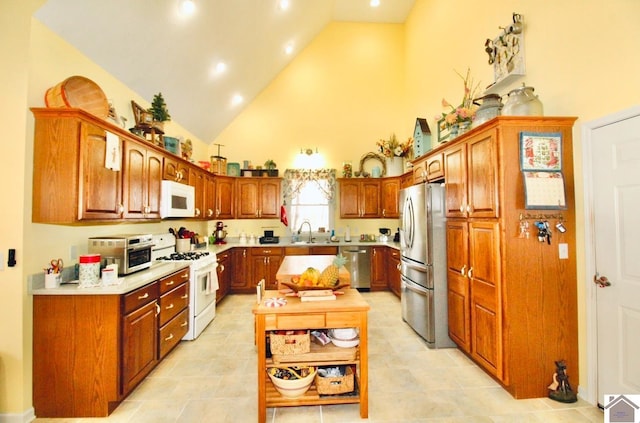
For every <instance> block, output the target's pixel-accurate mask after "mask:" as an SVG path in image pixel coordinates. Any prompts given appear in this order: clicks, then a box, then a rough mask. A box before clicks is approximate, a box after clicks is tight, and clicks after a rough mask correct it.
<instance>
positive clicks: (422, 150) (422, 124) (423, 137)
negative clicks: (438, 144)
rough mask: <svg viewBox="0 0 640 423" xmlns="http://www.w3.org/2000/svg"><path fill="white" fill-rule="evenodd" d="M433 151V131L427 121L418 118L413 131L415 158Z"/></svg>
mask: <svg viewBox="0 0 640 423" xmlns="http://www.w3.org/2000/svg"><path fill="white" fill-rule="evenodd" d="M429 150H431V130H430V129H429V124H428V123H427V120H426V119H423V118H417V119H416V126H415V128H414V130H413V153H414V158H418V157H420V156H422V155H424V154H427V152H429Z"/></svg>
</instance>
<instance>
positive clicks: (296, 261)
mask: <svg viewBox="0 0 640 423" xmlns="http://www.w3.org/2000/svg"><path fill="white" fill-rule="evenodd" d="M335 257H336V256H331V255H311V256H285V258H284V260H282V264H280V268H279V269H278V272H277V273H276V280H277V281H278V282H279V283H280V282H291V278H292V277H293V276H300V274H301V273H302V272H304V271H305V270H306V269H307V268H308V267H313V268H314V269H318V270H319V271H321V272H322V271H323V270H324V269H325V268H326V267H327V266H329V265H330V264H331V263H333V259H335ZM338 279H339V285H346V284H351V275H350V273H349V271H348V270H347V269H346V268H345V267H344V266H341V267H340V269H338Z"/></svg>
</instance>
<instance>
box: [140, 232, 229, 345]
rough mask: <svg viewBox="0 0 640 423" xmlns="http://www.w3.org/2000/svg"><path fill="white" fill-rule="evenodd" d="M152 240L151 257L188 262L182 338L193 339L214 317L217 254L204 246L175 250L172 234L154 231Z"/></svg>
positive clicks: (216, 287) (156, 259)
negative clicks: (185, 322) (185, 328)
mask: <svg viewBox="0 0 640 423" xmlns="http://www.w3.org/2000/svg"><path fill="white" fill-rule="evenodd" d="M153 243H154V247H153V248H152V250H151V259H152V260H154V261H166V260H171V261H178V260H179V261H188V262H189V263H190V266H189V268H190V273H191V277H190V279H189V331H188V332H187V334H186V335H185V336H184V337H183V338H182V339H184V340H189V341H190V340H193V339H196V338H197V337H198V336H199V335H200V334H201V333H202V331H203V330H204V329H205V328H206V327H207V325H208V324H209V323H211V321H212V320H213V319H214V318H215V317H216V291H217V290H218V288H219V285H218V274H217V272H216V268H217V267H218V263H217V258H216V254H215V253H214V252H211V251H205V250H193V251H188V252H183V253H177V252H176V238H175V237H174V236H173V235H172V234H157V235H153Z"/></svg>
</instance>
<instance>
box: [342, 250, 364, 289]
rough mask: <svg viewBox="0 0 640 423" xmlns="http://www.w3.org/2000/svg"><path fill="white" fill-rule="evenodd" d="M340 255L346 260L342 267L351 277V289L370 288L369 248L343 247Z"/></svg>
mask: <svg viewBox="0 0 640 423" xmlns="http://www.w3.org/2000/svg"><path fill="white" fill-rule="evenodd" d="M340 254H342V255H343V256H344V257H345V258H346V259H347V262H346V263H345V265H344V267H346V268H347V270H348V271H349V274H350V275H351V288H357V289H369V288H371V247H361V246H357V245H354V246H344V247H340Z"/></svg>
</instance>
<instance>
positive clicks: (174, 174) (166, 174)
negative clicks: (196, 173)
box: [162, 154, 191, 185]
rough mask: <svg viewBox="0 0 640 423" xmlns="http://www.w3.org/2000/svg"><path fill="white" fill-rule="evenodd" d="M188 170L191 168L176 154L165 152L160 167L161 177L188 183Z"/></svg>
mask: <svg viewBox="0 0 640 423" xmlns="http://www.w3.org/2000/svg"><path fill="white" fill-rule="evenodd" d="M190 171H191V169H190V168H189V166H188V165H187V163H186V162H185V161H184V160H182V159H180V158H178V157H176V156H172V155H169V154H165V156H164V162H163V169H162V178H163V179H166V180H167V181H174V182H180V183H181V184H185V185H188V184H189V177H190V173H191V172H190Z"/></svg>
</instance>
